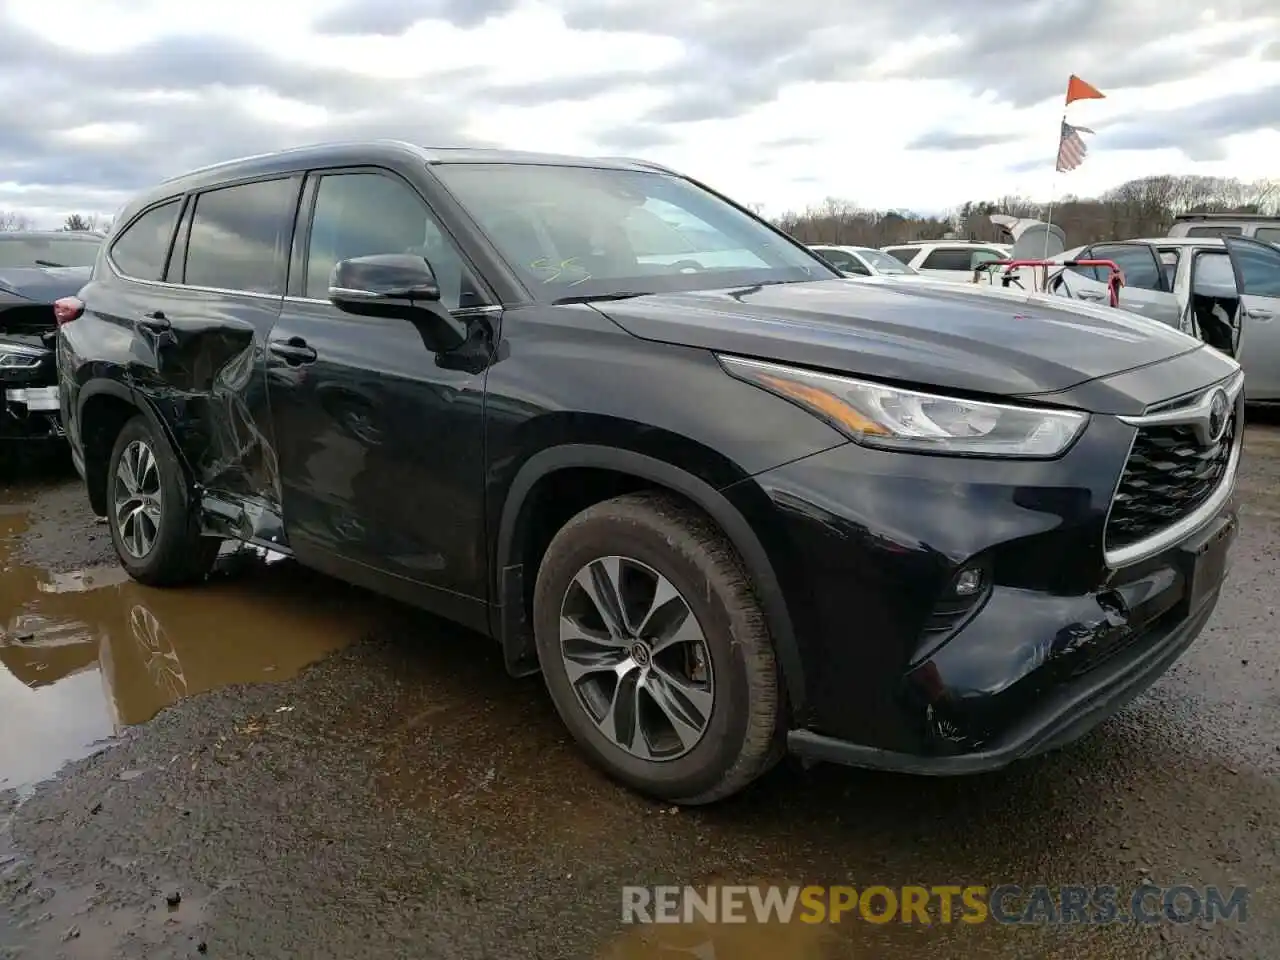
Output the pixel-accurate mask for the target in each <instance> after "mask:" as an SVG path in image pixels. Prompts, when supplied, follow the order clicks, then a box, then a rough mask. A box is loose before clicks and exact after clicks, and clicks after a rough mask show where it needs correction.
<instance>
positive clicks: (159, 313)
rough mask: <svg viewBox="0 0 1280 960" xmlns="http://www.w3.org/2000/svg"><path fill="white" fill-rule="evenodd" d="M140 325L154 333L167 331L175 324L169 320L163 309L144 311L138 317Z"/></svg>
mask: <svg viewBox="0 0 1280 960" xmlns="http://www.w3.org/2000/svg"><path fill="white" fill-rule="evenodd" d="M138 326H140V327H141V328H142V329H143V330H149V331H151V332H152V333H167V332H168V331H170V330H172V329H173V324H172V323H170V322H169V318H168V317H166V316H165V315H164V311H163V310H156V311H155V312H153V313H144V314H143V315H142V316H141V317H139V318H138Z"/></svg>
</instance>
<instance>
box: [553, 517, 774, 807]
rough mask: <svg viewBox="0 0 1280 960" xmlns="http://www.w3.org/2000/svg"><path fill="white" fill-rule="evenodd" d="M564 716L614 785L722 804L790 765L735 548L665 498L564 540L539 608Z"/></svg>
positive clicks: (579, 523)
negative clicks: (784, 760)
mask: <svg viewBox="0 0 1280 960" xmlns="http://www.w3.org/2000/svg"><path fill="white" fill-rule="evenodd" d="M534 630H535V636H536V639H537V645H538V656H539V659H540V662H541V665H542V673H543V676H544V678H545V680H546V684H547V688H548V690H549V691H550V693H551V697H552V699H553V700H554V702H555V705H556V709H557V711H558V712H559V714H560V716H561V718H562V719H563V720H564V722H565V724H566V725H567V726H568V727H569V729H570V731H571V732H572V733H573V735H574V737H575V739H577V741H578V742H579V744H581V745H582V746H583V747H584V748H585V749H586V751H587V753H588V755H589V756H590V757H591V758H592V759H593V760H594V761H595V762H596V763H597V764H599V765H600V766H601V767H602V768H603V769H604V770H606V771H607V772H608V773H609V774H611V775H612V776H614V777H615V778H617V779H618V780H621V781H623V782H624V783H627V784H628V785H630V786H632V787H634V788H635V789H637V790H639V791H641V792H643V793H646V794H649V795H651V796H654V797H659V798H661V799H663V800H668V801H674V802H677V803H686V804H703V803H711V802H714V801H716V800H720V799H722V798H724V797H727V796H729V795H730V794H732V793H735V792H737V791H738V790H740V789H742V788H743V787H745V786H746V785H747V784H749V783H750V782H751V781H752V780H754V779H755V778H756V777H758V776H759V775H760V774H762V773H763V772H765V770H767V769H768V768H769V767H770V766H771V765H772V764H773V763H774V762H776V760H777V759H778V757H779V756H780V755H781V750H780V746H781V725H780V719H779V716H780V704H779V687H778V676H777V667H776V664H775V660H774V652H773V646H772V642H771V640H770V637H769V633H768V629H767V627H766V624H765V618H764V615H763V613H762V612H761V610H760V606H759V604H758V602H757V601H756V598H755V596H754V594H753V592H752V589H751V585H750V582H749V580H748V578H747V576H746V573H745V571H744V570H743V569H742V565H741V562H740V561H739V559H738V557H737V554H736V553H735V551H734V550H733V547H732V546H731V545H730V544H729V542H728V541H727V540H726V538H725V537H724V534H723V533H722V532H721V531H720V530H719V529H718V528H717V527H716V526H715V524H713V523H712V522H711V521H710V520H709V519H708V518H707V517H706V516H704V515H703V514H701V513H699V512H698V511H696V510H694V509H692V508H691V507H688V506H686V505H684V504H683V503H681V502H679V501H676V500H674V499H672V498H669V497H666V496H663V495H659V494H633V495H628V496H625V497H618V498H616V499H614V500H609V501H606V502H604V503H600V504H596V505H595V506H593V507H590V508H588V509H587V510H584V511H583V512H582V513H580V514H578V515H577V516H576V517H574V518H573V519H572V520H570V521H569V522H568V523H567V524H566V525H565V526H564V527H563V528H562V529H561V530H560V532H559V533H557V534H556V536H555V538H554V539H553V540H552V542H551V544H550V546H549V547H548V548H547V553H546V556H545V558H544V559H543V561H542V565H541V567H540V568H539V570H538V579H537V586H536V589H535V594H534Z"/></svg>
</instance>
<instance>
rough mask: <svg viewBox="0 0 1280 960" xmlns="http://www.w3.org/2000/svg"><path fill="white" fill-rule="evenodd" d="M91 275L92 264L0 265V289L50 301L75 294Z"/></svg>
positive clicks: (38, 300) (37, 300)
mask: <svg viewBox="0 0 1280 960" xmlns="http://www.w3.org/2000/svg"><path fill="white" fill-rule="evenodd" d="M92 275H93V268H92V267H3V268H0V293H14V294H17V295H18V296H20V297H25V298H26V299H28V300H34V301H36V302H37V303H53V301H55V300H57V299H58V298H60V297H73V296H75V295H76V294H77V293H79V292H80V290H81V288H82V287H83V286H84V285H85V284H86V283H88V282H89V278H90V277H91V276H92Z"/></svg>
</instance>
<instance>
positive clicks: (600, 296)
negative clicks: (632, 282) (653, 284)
mask: <svg viewBox="0 0 1280 960" xmlns="http://www.w3.org/2000/svg"><path fill="white" fill-rule="evenodd" d="M651 292H652V291H649V290H635V291H633V290H628V291H624V292H622V293H581V294H578V295H577V296H572V297H560V298H559V299H556V300H552V301H551V302H552V303H554V304H556V305H557V306H559V305H561V304H566V303H592V302H594V301H597V300H630V299H631V298H632V297H647V296H649V294H650V293H651Z"/></svg>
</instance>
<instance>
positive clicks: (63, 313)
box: [53, 297, 84, 326]
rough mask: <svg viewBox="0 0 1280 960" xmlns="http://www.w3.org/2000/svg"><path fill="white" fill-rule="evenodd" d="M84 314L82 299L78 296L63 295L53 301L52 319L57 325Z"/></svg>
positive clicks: (76, 318)
mask: <svg viewBox="0 0 1280 960" xmlns="http://www.w3.org/2000/svg"><path fill="white" fill-rule="evenodd" d="M83 314H84V301H82V300H81V299H80V298H79V297H63V298H62V299H61V300H55V301H53V319H54V320H56V321H57V323H58V326H62V325H63V324H64V323H70V322H71V321H72V320H78V319H79V318H80V317H81V316H82V315H83Z"/></svg>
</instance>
